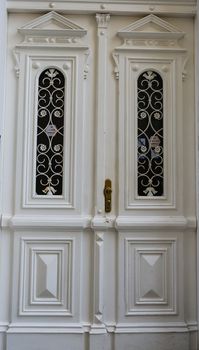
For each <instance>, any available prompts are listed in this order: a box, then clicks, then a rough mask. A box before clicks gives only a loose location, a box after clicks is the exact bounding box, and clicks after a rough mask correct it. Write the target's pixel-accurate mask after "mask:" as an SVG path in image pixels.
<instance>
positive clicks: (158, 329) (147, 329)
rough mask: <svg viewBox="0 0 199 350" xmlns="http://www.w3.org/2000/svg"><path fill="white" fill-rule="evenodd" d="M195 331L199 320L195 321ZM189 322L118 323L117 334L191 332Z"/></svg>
mask: <svg viewBox="0 0 199 350" xmlns="http://www.w3.org/2000/svg"><path fill="white" fill-rule="evenodd" d="M193 331H197V322H194V326H193ZM189 332H191V330H190V329H189V323H188V322H187V323H186V322H158V323H155V322H150V323H143V322H140V323H136V322H134V323H128V324H126V323H118V324H116V326H115V333H116V334H124V333H134V334H135V333H137V334H139V333H141V334H148V333H154V334H156V333H157V334H159V333H189Z"/></svg>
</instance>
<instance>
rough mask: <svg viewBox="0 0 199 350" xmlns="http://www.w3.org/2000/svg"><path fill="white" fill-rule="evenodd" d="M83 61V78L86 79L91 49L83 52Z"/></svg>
mask: <svg viewBox="0 0 199 350" xmlns="http://www.w3.org/2000/svg"><path fill="white" fill-rule="evenodd" d="M84 57H85V62H84V79H87V77H88V73H89V68H90V57H91V50H90V49H88V50H87V51H86V52H85V54H84Z"/></svg>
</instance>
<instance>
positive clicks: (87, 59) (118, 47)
mask: <svg viewBox="0 0 199 350" xmlns="http://www.w3.org/2000/svg"><path fill="white" fill-rule="evenodd" d="M178 28H180V29H178ZM187 36H190V37H191V38H192V36H193V28H192V21H191V20H190V19H187V20H185V19H180V18H178V19H175V18H169V19H167V20H165V19H162V18H160V17H158V16H155V15H148V16H145V17H143V18H141V19H140V18H137V17H134V16H131V17H130V16H120V15H119V14H118V15H110V14H109V13H97V14H96V15H93V14H92V15H78V14H77V15H65V14H60V13H59V14H58V13H56V12H54V11H50V12H48V13H47V14H45V15H40V14H36V13H35V14H34V13H32V14H24V13H18V14H12V13H11V14H10V15H9V21H8V49H9V50H8V52H9V53H8V71H7V81H8V88H7V89H8V91H11V92H12V94H9V93H8V92H7V113H6V114H7V118H5V123H4V124H5V136H4V151H5V155H6V156H5V171H4V174H3V177H4V180H3V181H4V182H5V184H6V183H7V184H8V185H6V186H5V189H4V191H3V198H4V208H3V223H4V224H3V225H4V226H5V229H4V231H3V232H4V233H3V235H4V236H5V237H9V239H10V242H11V243H12V244H13V251H11V250H9V249H10V248H9V247H10V246H9V244H10V243H9V242H7V241H6V239H5V243H4V244H5V245H6V247H7V250H8V251H9V254H10V256H11V255H12V259H13V264H12V266H11V268H10V271H11V272H8V275H9V276H10V277H9V279H8V282H7V287H6V288H8V289H9V290H10V296H9V297H8V300H7V302H9V303H11V304H12V307H11V310H10V309H9V307H7V311H6V312H7V318H8V320H9V322H8V323H9V324H8V329H7V348H6V349H7V350H11V349H15V350H18V349H20V350H23V349H24V350H25V349H27V348H26V344H27V342H28V343H29V342H31V345H29V348H30V349H31V350H33V349H38V348H39V349H42V350H43V349H44V350H45V349H48V350H51V349H54V348H55V346H58V347H59V350H62V349H67V350H68V349H78V350H80V349H82V350H88V349H90V350H98V349H102V348H104V349H107V350H109V349H114V350H119V349H120V350H126V349H130V348H132V344H134V345H135V348H136V346H137V347H138V346H139V348H140V349H152V348H153V349H155V350H156V349H159V347H158V342H159V343H160V344H161V346H163V345H164V347H165V349H170V348H171V347H170V346H171V343H170V342H171V341H173V340H172V339H174V343H175V346H176V347H175V349H180V350H183V349H187V344H188V342H189V340H190V339H189V337H190V335H189V331H190V327H191V326H192V327H194V320H195V310H194V309H193V308H192V306H191V303H190V302H189V300H191V299H192V300H194V298H195V292H194V290H195V278H194V277H193V276H191V275H190V276H187V275H186V272H187V269H188V266H191V267H192V268H193V270H194V256H193V255H192V254H191V247H192V246H194V242H195V228H194V222H195V221H194V212H195V208H194V205H193V204H192V203H193V199H194V188H193V189H192V188H191V189H190V188H189V185H188V184H189V183H190V179H191V178H192V177H193V174H194V165H193V164H194V156H193V150H194V139H193V137H192V135H193V126H194V113H193V109H194V108H193V107H194V101H193V91H194V86H193V80H192V79H191V76H192V74H193V67H192V65H191V63H190V62H189V61H188V63H187V65H188V70H189V75H188V78H187V80H186V74H185V73H186V72H185V64H186V62H187V57H188V54H189V56H190V55H192V54H193V47H192V41H191V40H190V41H188V40H187V39H186V38H187ZM13 57H14V60H15V64H14V69H13ZM183 81H184V82H183ZM183 84H184V85H183ZM185 91H186V93H185ZM11 101H12V103H11ZM188 101H189V115H190V117H189V121H188V120H187V118H186V113H187V112H188V104H187V102H188ZM186 130H188V131H187V132H186ZM190 155H191V156H190ZM187 163H188V164H189V170H188V168H187V167H186V164H187ZM8 174H9V176H8ZM193 186H194V185H193ZM185 199H186V201H185ZM13 203H14V204H13ZM4 236H3V237H4ZM184 243H185V245H184V246H183V244H184ZM185 246H187V250H186V249H185ZM183 262H184V264H183ZM185 276H186V278H187V279H188V280H189V283H185ZM6 288H5V290H4V293H6ZM190 297H191V298H190ZM4 299H5V300H6V296H5V297H4ZM189 323H190V324H189ZM168 329H169V332H168ZM192 330H193V331H194V328H193V329H192ZM19 333H20V337H19ZM174 334H175V336H173V335H174ZM185 334H186V335H185ZM173 337H174V338H173ZM157 339H158V341H157ZM165 341H166V343H165ZM56 344H59V345H56ZM165 344H166V345H165ZM167 344H168V347H166V346H167Z"/></svg>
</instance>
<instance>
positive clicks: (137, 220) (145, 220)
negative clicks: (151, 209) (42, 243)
mask: <svg viewBox="0 0 199 350" xmlns="http://www.w3.org/2000/svg"><path fill="white" fill-rule="evenodd" d="M1 227H10V228H12V230H20V229H28V228H35V229H42V228H48V229H50V228H52V229H54V228H55V227H59V229H67V230H78V231H79V230H80V231H81V230H82V229H85V228H92V229H93V230H96V231H98V230H103V232H104V231H106V230H107V229H110V228H112V229H114V228H116V230H118V231H123V230H125V231H128V230H136V231H137V230H139V231H141V230H144V231H145V230H147V231H152V230H153V231H154V230H155V231H158V230H161V231H162V230H172V231H182V232H184V231H194V230H195V229H196V218H195V217H184V216H154V215H153V216H118V217H117V218H116V217H114V216H105V217H102V218H100V217H95V218H92V217H91V216H67V217H66V216H63V215H62V216H61V215H50V216H45V215H39V216H38V215H37V216H36V215H34V216H30V215H24V216H22V215H15V216H13V217H12V216H9V215H3V216H2V219H1Z"/></svg>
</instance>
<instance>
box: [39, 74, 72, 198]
mask: <svg viewBox="0 0 199 350" xmlns="http://www.w3.org/2000/svg"><path fill="white" fill-rule="evenodd" d="M64 90H65V77H64V75H63V73H62V72H61V71H59V70H58V69H57V68H56V69H55V68H48V69H45V70H44V71H43V72H42V73H41V74H40V76H39V86H38V107H37V152H36V194H37V195H43V196H51V195H62V192H63V141H64Z"/></svg>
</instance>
